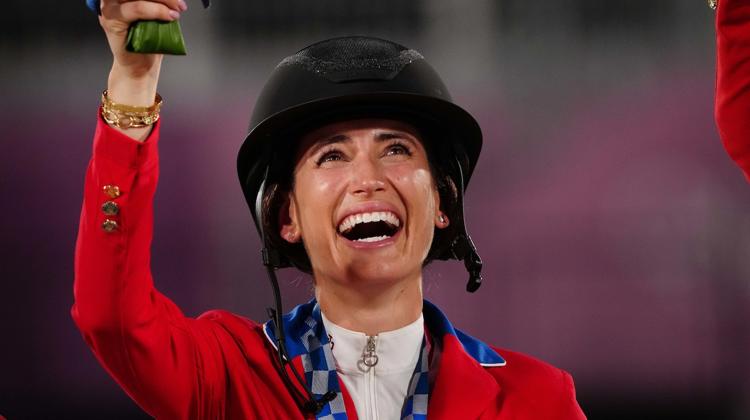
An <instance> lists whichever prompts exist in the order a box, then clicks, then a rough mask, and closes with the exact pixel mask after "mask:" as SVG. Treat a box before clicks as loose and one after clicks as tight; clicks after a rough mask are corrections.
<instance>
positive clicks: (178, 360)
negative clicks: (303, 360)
mask: <svg viewBox="0 0 750 420" xmlns="http://www.w3.org/2000/svg"><path fill="white" fill-rule="evenodd" d="M158 141H159V123H158V122H157V123H156V125H155V126H154V128H153V130H152V132H151V134H150V136H149V137H148V138H147V139H146V141H144V142H142V143H140V142H137V141H135V140H133V139H131V138H129V137H127V136H126V135H124V134H122V133H120V132H119V131H117V130H115V129H113V128H111V127H109V126H108V125H107V124H106V123H105V122H104V121H103V120H102V118H101V117H99V121H98V124H97V127H96V133H95V135H94V145H93V155H92V157H91V160H90V162H89V165H88V169H87V171H86V180H85V186H84V195H83V206H82V209H81V218H80V225H79V231H78V239H77V241H76V251H75V285H74V289H73V292H74V296H75V303H74V305H73V308H72V310H71V313H72V316H73V319H74V321H75V323H76V325H77V326H78V328H79V329H80V330H81V332H82V334H83V337H84V339H85V340H86V343H88V345H89V346H90V347H91V349H92V350H93V352H94V354H95V355H96V357H97V358H98V359H99V361H100V362H101V364H102V365H103V366H104V367H105V368H106V369H107V371H108V372H109V373H110V374H111V375H112V376H113V377H114V378H115V380H116V381H117V382H118V383H119V384H120V385H121V386H122V388H123V389H124V390H125V391H126V392H127V393H128V395H130V396H131V398H133V399H134V400H135V401H136V402H137V403H138V404H139V405H140V406H141V407H142V408H143V409H144V410H145V411H147V412H148V413H149V414H151V415H152V416H154V417H158V418H215V417H216V414H215V413H212V412H211V410H213V409H215V407H216V406H217V402H216V401H212V400H211V398H216V396H220V395H223V394H224V392H223V391H224V390H223V389H222V387H223V386H224V385H223V384H224V383H225V382H226V379H225V378H224V377H223V372H224V369H223V368H222V361H221V351H220V348H219V347H218V344H217V340H216V337H215V336H214V335H215V332H214V331H213V329H214V328H215V326H214V325H213V324H212V323H211V322H209V321H205V320H195V319H188V318H185V317H184V316H183V314H182V312H181V311H180V310H179V308H178V307H177V306H176V305H175V304H174V303H173V302H172V301H170V300H169V299H167V298H166V297H164V296H163V295H161V294H160V293H159V292H158V291H157V290H156V289H155V288H154V285H153V281H152V278H151V270H150V246H151V237H152V232H153V230H152V228H153V214H152V210H153V195H154V192H155V190H156V184H157V179H158V176H159V156H158V151H157V144H158ZM107 186H111V187H118V188H119V196H117V197H113V196H111V195H110V194H108V191H109V192H110V193H111V192H112V190H113V189H112V188H111V187H107ZM105 188H109V189H108V190H105ZM113 195H115V194H113ZM107 202H111V203H108V205H109V209H110V210H111V209H112V208H114V206H113V205H112V203H114V204H115V205H116V207H117V209H118V212H117V214H114V215H113V214H110V215H107V214H105V212H104V209H103V205H104V204H105V203H107ZM110 213H112V212H111V211H110ZM105 221H109V222H107V223H109V224H110V226H114V225H113V223H116V224H117V225H116V228H114V229H113V230H111V231H107V230H105V229H104V228H103V224H104V223H105Z"/></svg>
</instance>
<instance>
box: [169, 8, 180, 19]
mask: <svg viewBox="0 0 750 420" xmlns="http://www.w3.org/2000/svg"><path fill="white" fill-rule="evenodd" d="M169 16H170V17H171V18H172V19H179V18H180V12H178V11H176V10H170V11H169Z"/></svg>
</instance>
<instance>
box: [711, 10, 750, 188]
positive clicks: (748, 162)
mask: <svg viewBox="0 0 750 420" xmlns="http://www.w3.org/2000/svg"><path fill="white" fill-rule="evenodd" d="M716 52H717V65H716V110H715V112H716V123H717V126H718V127H719V135H720V136H721V140H722V142H723V143H724V147H725V148H726V150H727V152H729V155H730V156H731V157H732V159H734V161H735V162H737V164H738V165H739V166H740V168H742V170H743V171H744V172H745V177H746V178H747V179H748V181H750V0H719V8H718V10H717V18H716Z"/></svg>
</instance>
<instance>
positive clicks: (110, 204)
mask: <svg viewBox="0 0 750 420" xmlns="http://www.w3.org/2000/svg"><path fill="white" fill-rule="evenodd" d="M102 211H103V212H104V214H106V215H107V216H116V215H117V213H119V212H120V207H118V206H117V203H115V202H114V201H107V202H105V203H104V204H102Z"/></svg>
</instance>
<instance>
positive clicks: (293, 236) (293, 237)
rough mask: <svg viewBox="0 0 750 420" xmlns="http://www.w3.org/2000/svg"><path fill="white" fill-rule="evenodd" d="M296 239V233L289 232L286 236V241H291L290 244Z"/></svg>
mask: <svg viewBox="0 0 750 420" xmlns="http://www.w3.org/2000/svg"><path fill="white" fill-rule="evenodd" d="M296 239H297V238H296V235H295V234H294V232H289V233H287V234H286V240H287V241H289V242H295V240H296Z"/></svg>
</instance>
